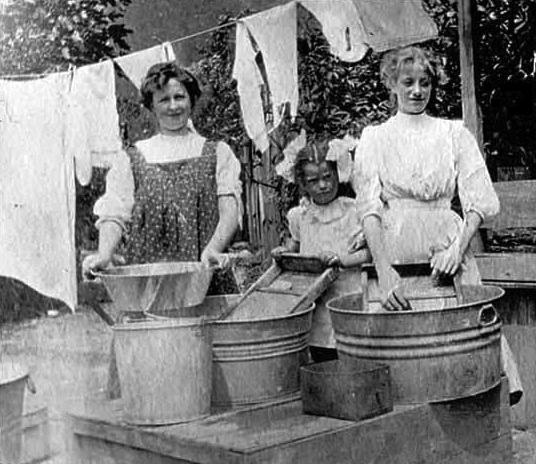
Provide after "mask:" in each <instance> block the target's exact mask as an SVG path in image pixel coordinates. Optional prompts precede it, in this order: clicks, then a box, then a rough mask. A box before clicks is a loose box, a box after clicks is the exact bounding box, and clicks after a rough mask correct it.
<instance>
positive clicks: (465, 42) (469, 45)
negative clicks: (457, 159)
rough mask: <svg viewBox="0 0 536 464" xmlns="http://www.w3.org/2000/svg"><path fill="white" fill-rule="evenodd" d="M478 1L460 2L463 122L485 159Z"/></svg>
mask: <svg viewBox="0 0 536 464" xmlns="http://www.w3.org/2000/svg"><path fill="white" fill-rule="evenodd" d="M475 4H476V0H458V31H459V37H460V39H459V41H460V71H461V81H462V110H463V121H464V122H465V125H466V126H467V127H468V129H469V130H470V131H471V132H472V133H473V135H474V136H475V137H476V140H477V142H478V145H479V146H480V150H481V151H482V154H483V156H484V158H485V157H486V155H485V153H484V151H483V149H482V148H483V135H482V118H481V117H480V113H479V109H478V103H477V100H476V84H475V60H474V52H473V32H474V28H473V12H474V11H475Z"/></svg>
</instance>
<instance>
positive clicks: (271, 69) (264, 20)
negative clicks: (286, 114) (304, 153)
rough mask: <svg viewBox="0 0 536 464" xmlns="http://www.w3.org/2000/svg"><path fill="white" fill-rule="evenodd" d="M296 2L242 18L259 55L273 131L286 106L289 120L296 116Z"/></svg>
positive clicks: (297, 98) (297, 97)
mask: <svg viewBox="0 0 536 464" xmlns="http://www.w3.org/2000/svg"><path fill="white" fill-rule="evenodd" d="M296 21H297V18H296V2H289V3H287V4H286V5H282V6H278V7H275V8H271V9H269V10H266V11H263V12H261V13H257V14H255V15H253V16H248V17H247V18H243V22H244V24H246V26H247V28H248V30H249V32H250V33H251V35H252V37H253V38H254V40H255V42H256V43H257V45H258V47H259V50H260V52H261V54H262V59H263V61H264V66H265V69H266V75H267V79H268V87H269V90H270V95H271V100H272V111H273V118H274V127H276V126H278V125H279V123H280V122H281V118H282V115H283V110H284V108H285V104H286V103H290V116H291V117H295V116H296V115H297V114H298V100H299V94H298V56H297V43H296V41H297V37H296V34H297V22H296Z"/></svg>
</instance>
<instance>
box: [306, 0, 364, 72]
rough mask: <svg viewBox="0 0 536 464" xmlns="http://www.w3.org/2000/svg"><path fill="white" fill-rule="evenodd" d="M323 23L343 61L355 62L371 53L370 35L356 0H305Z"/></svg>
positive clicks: (332, 50) (331, 42) (328, 38)
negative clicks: (362, 21) (368, 36)
mask: <svg viewBox="0 0 536 464" xmlns="http://www.w3.org/2000/svg"><path fill="white" fill-rule="evenodd" d="M300 4H301V5H302V6H303V7H304V8H306V9H307V10H309V11H310V12H311V13H312V14H313V15H314V16H315V17H316V19H317V20H318V22H319V23H320V24H321V26H322V31H323V33H324V36H325V37H326V39H327V40H328V42H329V44H330V46H331V53H333V55H335V56H336V57H338V58H340V59H341V60H343V61H347V62H350V63H355V62H357V61H359V60H361V59H362V58H363V57H364V56H365V54H366V53H367V50H368V48H369V47H368V46H367V45H366V43H367V35H366V33H365V30H364V28H363V25H362V24H361V19H360V18H359V13H358V11H357V9H356V7H355V5H354V2H353V1H352V0H337V1H336V2H334V1H333V0H301V1H300Z"/></svg>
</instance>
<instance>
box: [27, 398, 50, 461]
mask: <svg viewBox="0 0 536 464" xmlns="http://www.w3.org/2000/svg"><path fill="white" fill-rule="evenodd" d="M21 451H22V454H21V459H20V462H21V464H30V463H36V462H41V461H44V460H45V459H47V458H49V457H50V430H49V422H48V410H47V408H43V407H41V408H39V409H33V410H30V411H26V412H25V413H24V415H23V416H22V444H21Z"/></svg>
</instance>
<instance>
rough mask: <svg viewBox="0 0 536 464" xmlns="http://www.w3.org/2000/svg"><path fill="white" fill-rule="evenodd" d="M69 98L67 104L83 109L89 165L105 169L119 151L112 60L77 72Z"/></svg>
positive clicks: (88, 66) (119, 142)
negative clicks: (89, 155) (90, 159)
mask: <svg viewBox="0 0 536 464" xmlns="http://www.w3.org/2000/svg"><path fill="white" fill-rule="evenodd" d="M69 95H70V98H71V99H73V101H72V102H70V104H71V105H73V107H78V108H82V109H83V110H82V111H83V116H84V123H85V127H86V131H87V132H86V133H87V146H88V150H89V152H90V153H91V156H92V165H93V166H102V167H107V166H109V165H110V159H112V158H113V157H114V156H115V154H116V153H117V151H119V150H121V147H122V143H121V138H120V136H119V116H118V114H117V102H116V96H115V71H114V64H113V62H112V60H106V61H103V62H100V63H96V64H91V65H87V66H82V67H80V68H77V69H76V70H75V71H74V75H73V81H72V84H71V91H70V94H69Z"/></svg>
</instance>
